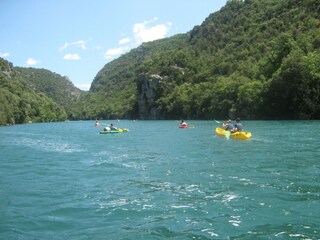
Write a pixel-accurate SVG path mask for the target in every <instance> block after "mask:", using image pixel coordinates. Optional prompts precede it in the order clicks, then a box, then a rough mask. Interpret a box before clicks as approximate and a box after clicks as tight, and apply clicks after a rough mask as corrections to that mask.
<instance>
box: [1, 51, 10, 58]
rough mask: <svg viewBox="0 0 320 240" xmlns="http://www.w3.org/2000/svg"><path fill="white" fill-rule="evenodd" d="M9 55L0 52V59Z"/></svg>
mask: <svg viewBox="0 0 320 240" xmlns="http://www.w3.org/2000/svg"><path fill="white" fill-rule="evenodd" d="M9 56H10V53H8V52H0V57H2V58H5V57H9Z"/></svg>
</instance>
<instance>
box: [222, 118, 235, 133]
mask: <svg viewBox="0 0 320 240" xmlns="http://www.w3.org/2000/svg"><path fill="white" fill-rule="evenodd" d="M222 127H223V128H224V130H226V131H231V130H232V129H234V126H233V124H232V121H231V119H229V120H228V121H227V122H226V123H223V124H222Z"/></svg>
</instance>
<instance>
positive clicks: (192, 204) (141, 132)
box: [0, 120, 320, 240]
mask: <svg viewBox="0 0 320 240" xmlns="http://www.w3.org/2000/svg"><path fill="white" fill-rule="evenodd" d="M103 123H104V124H110V123H111V121H104V122H103ZM189 123H192V124H194V125H195V128H190V129H179V128H178V127H177V125H178V122H176V121H136V122H131V121H124V120H123V121H120V122H116V121H115V122H114V124H115V125H117V126H119V127H123V128H129V129H130V131H129V132H127V133H119V134H112V135H100V134H98V131H99V130H100V129H101V128H102V127H94V122H93V121H79V122H63V123H42V124H26V125H16V126H10V127H1V128H0V239H77V240H78V239H319V238H320V207H319V206H320V143H319V142H320V135H319V133H320V131H319V130H320V127H319V126H320V121H244V122H243V124H244V126H245V130H247V131H249V130H250V131H252V134H253V139H252V140H248V141H243V140H242V141H241V140H240V141H239V140H238V141H236V140H233V139H229V140H227V139H223V138H220V137H218V136H215V134H214V128H215V127H216V126H217V124H216V123H215V122H213V121H193V122H189Z"/></svg>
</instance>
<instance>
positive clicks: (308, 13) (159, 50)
mask: <svg viewBox="0 0 320 240" xmlns="http://www.w3.org/2000/svg"><path fill="white" fill-rule="evenodd" d="M319 29H320V21H319V4H318V1H317V0H305V1H300V0H269V1H263V0H245V1H240V0H230V1H228V2H227V4H226V6H224V7H223V8H222V9H221V10H220V11H218V12H215V13H213V14H211V15H210V16H209V17H208V18H206V19H205V21H204V22H203V23H202V24H201V25H200V26H195V27H194V28H193V29H192V30H191V31H190V32H188V33H186V34H180V35H177V36H173V37H170V38H166V39H162V40H157V41H153V42H148V43H144V44H142V45H141V46H139V47H138V48H136V49H133V50H131V51H130V52H129V53H127V54H124V55H122V56H121V57H119V58H118V59H116V60H114V61H112V62H110V63H108V64H106V65H105V66H104V67H103V68H102V69H101V70H100V72H99V73H98V74H97V76H96V77H95V79H94V80H93V82H92V86H91V89H90V93H89V94H88V95H86V96H85V97H84V98H83V99H82V101H81V111H77V114H78V115H77V114H76V115H77V117H79V118H84V119H87V118H94V117H101V118H113V117H118V118H121V117H129V118H143V119H176V118H193V119H212V118H227V117H232V118H233V117H236V116H241V117H242V118H246V119H319V118H320V107H319V102H320V101H319V88H320V86H319V82H320V80H319V67H318V66H320V60H319V46H320V30H319ZM154 76H157V77H156V78H154ZM148 86H150V87H148Z"/></svg>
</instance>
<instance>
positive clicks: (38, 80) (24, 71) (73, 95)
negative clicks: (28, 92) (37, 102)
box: [15, 67, 82, 118]
mask: <svg viewBox="0 0 320 240" xmlns="http://www.w3.org/2000/svg"><path fill="white" fill-rule="evenodd" d="M15 70H16V71H17V72H18V73H19V75H20V76H21V78H22V79H23V80H24V82H25V83H26V85H27V86H28V87H29V88H31V89H33V90H34V91H35V92H37V93H43V94H45V95H47V96H48V97H50V98H52V99H53V100H54V101H55V102H56V103H58V104H59V105H61V106H63V107H64V109H65V110H66V112H67V115H68V118H71V116H72V115H73V114H72V111H73V108H72V106H73V105H74V104H75V103H76V102H77V100H79V98H80V95H81V94H82V93H81V90H80V89H78V88H76V87H75V86H74V85H73V83H72V82H71V81H70V80H69V79H68V77H62V76H61V75H59V74H56V73H53V72H51V71H49V70H46V69H37V68H22V67H15Z"/></svg>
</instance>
